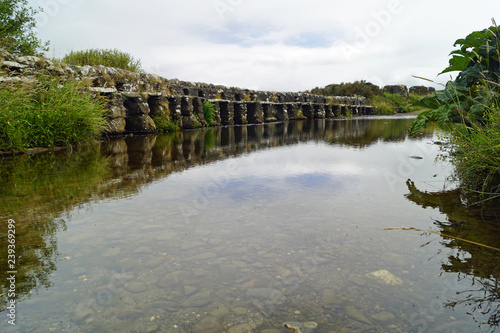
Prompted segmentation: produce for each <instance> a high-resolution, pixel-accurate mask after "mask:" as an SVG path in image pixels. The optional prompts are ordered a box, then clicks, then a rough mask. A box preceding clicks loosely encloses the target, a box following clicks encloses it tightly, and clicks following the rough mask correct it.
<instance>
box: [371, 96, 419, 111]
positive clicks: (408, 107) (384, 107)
mask: <svg viewBox="0 0 500 333" xmlns="http://www.w3.org/2000/svg"><path fill="white" fill-rule="evenodd" d="M420 98H421V96H418V95H415V94H409V95H408V97H404V96H401V95H399V94H391V93H387V92H386V93H383V94H379V95H373V96H372V97H370V98H369V99H368V104H369V105H372V106H374V107H375V108H376V113H377V114H393V113H397V112H398V113H407V112H413V111H417V110H418V109H419V108H418V107H412V104H413V103H414V102H415V101H417V100H419V99H420Z"/></svg>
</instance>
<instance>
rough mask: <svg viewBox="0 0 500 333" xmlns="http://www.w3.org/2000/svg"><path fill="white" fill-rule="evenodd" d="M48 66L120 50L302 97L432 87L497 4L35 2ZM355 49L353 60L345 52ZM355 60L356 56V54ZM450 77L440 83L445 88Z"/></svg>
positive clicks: (199, 76)
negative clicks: (359, 87) (317, 91)
mask: <svg viewBox="0 0 500 333" xmlns="http://www.w3.org/2000/svg"><path fill="white" fill-rule="evenodd" d="M30 3H31V4H32V5H33V6H34V7H37V6H41V7H43V8H45V14H44V16H41V17H40V18H41V20H40V23H41V26H40V27H39V34H40V37H41V38H42V39H44V40H50V41H51V42H52V46H53V51H52V52H51V53H49V56H52V55H55V56H58V57H61V56H62V55H64V54H65V53H66V52H68V51H70V50H79V49H86V48H95V47H99V48H118V49H121V50H123V51H126V52H129V53H131V54H132V55H134V56H135V57H136V58H140V59H141V60H142V63H143V66H144V67H145V68H146V69H147V70H148V71H151V72H155V73H157V74H160V75H163V76H165V77H167V78H179V79H181V80H189V81H201V82H208V83H216V84H224V85H231V86H239V87H244V88H252V89H264V90H280V91H299V90H307V89H312V88H314V87H316V86H324V85H327V84H330V83H340V82H348V81H354V80H367V81H371V82H373V83H376V84H379V85H381V84H398V83H403V84H407V85H417V84H427V83H426V82H424V81H419V80H416V79H414V78H413V77H412V75H419V76H424V77H428V78H430V79H436V75H437V74H438V73H439V72H440V71H441V70H442V69H443V68H444V67H445V66H446V65H447V59H448V53H449V52H450V51H452V50H453V42H454V41H455V40H456V39H458V38H462V37H465V36H466V35H467V34H468V33H470V32H472V31H474V30H480V29H483V28H485V27H487V26H489V25H490V23H491V22H490V15H492V13H491V11H484V10H483V8H492V9H493V8H498V4H497V1H493V0H486V1H484V2H483V3H482V4H481V6H470V5H467V3H465V2H464V1H451V0H444V1H441V2H436V1H430V0H421V1H418V2H416V1H410V0H380V1H373V0H370V1H369V0H357V1H356V0H353V1H345V2H339V1H326V0H312V1H307V2H306V1H299V0H288V1H282V0H275V1H269V0H268V1H263V0H210V1H206V0H203V1H202V0H191V1H182V2H181V1H173V0H167V1H165V0H161V1H160V0H146V1H142V2H139V1H130V0H120V1H118V0H99V1H97V0H31V1H30ZM346 45H348V46H351V49H350V51H351V53H349V52H348V53H347V55H348V57H346V50H345V46H346ZM353 50H354V51H353ZM446 79H447V78H446V77H440V78H438V81H441V82H443V81H445V80H446Z"/></svg>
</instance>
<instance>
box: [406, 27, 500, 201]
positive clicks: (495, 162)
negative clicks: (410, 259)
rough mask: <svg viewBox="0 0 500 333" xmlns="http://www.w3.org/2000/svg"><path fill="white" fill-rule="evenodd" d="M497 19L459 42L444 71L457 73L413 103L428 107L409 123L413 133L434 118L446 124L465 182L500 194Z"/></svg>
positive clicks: (499, 33)
mask: <svg viewBox="0 0 500 333" xmlns="http://www.w3.org/2000/svg"><path fill="white" fill-rule="evenodd" d="M493 24H494V25H493V26H492V27H490V28H488V29H485V30H482V31H475V32H473V33H471V34H469V35H468V36H467V37H466V38H463V39H458V40H457V41H456V42H455V45H459V46H460V48H459V49H458V50H455V51H453V52H451V54H450V55H452V58H451V59H450V65H449V66H448V67H447V68H446V69H445V70H444V71H443V72H441V74H444V73H448V72H452V71H459V74H458V76H457V77H456V79H455V80H453V81H448V83H447V84H446V86H445V87H444V89H443V90H442V91H437V92H436V94H435V95H433V96H427V97H424V98H423V99H421V100H419V101H418V102H416V103H415V104H416V105H419V106H421V107H424V108H426V109H427V110H426V111H424V112H422V113H421V114H420V115H419V116H418V117H417V119H416V120H415V122H413V124H412V125H411V126H410V133H412V134H413V135H415V134H416V133H417V131H418V130H420V129H422V128H425V127H426V126H427V124H428V123H430V122H436V123H437V124H438V125H439V126H441V127H444V128H446V129H448V130H449V131H450V133H451V144H452V147H453V150H452V157H453V159H454V162H455V164H456V169H457V174H458V176H459V178H460V180H461V182H462V184H463V185H464V187H466V188H468V189H470V190H472V191H474V192H480V193H482V194H485V195H486V196H487V198H494V197H499V196H500V194H499V192H500V103H499V100H500V28H499V27H497V26H496V24H495V22H493Z"/></svg>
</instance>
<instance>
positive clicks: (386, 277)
mask: <svg viewBox="0 0 500 333" xmlns="http://www.w3.org/2000/svg"><path fill="white" fill-rule="evenodd" d="M366 276H367V277H369V278H372V279H377V280H378V281H380V282H383V283H385V284H387V285H390V286H400V285H402V284H403V280H401V279H400V278H398V277H397V276H396V275H394V274H392V273H391V272H389V271H388V270H386V269H379V270H378V271H374V272H371V273H368V274H366Z"/></svg>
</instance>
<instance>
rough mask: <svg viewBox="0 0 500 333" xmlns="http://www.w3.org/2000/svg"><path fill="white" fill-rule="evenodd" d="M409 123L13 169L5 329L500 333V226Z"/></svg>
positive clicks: (161, 139)
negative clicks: (474, 202) (460, 186)
mask: <svg viewBox="0 0 500 333" xmlns="http://www.w3.org/2000/svg"><path fill="white" fill-rule="evenodd" d="M411 121H412V118H411V117H405V116H402V117H360V118H354V119H341V120H324V119H323V120H314V121H296V122H289V123H285V124H283V123H277V124H265V125H256V126H241V127H226V128H215V129H205V130H197V131H185V132H181V133H175V134H171V135H163V136H133V137H127V138H121V139H113V140H111V139H110V140H108V141H106V142H103V143H101V144H100V145H97V146H93V147H85V148H80V149H73V150H61V151H53V152H47V153H40V154H34V155H24V156H18V157H12V158H4V159H2V160H0V172H1V180H0V218H1V219H2V229H1V230H0V255H1V257H0V266H1V268H2V269H1V272H0V278H1V280H0V286H1V287H2V292H1V293H2V295H1V296H2V297H0V300H1V303H0V311H2V312H1V314H0V331H2V332H7V333H8V332H149V333H151V332H195V333H198V332H199V333H201V332H204V333H206V332H229V333H238V332H243V333H248V332H264V333H278V332H285V331H286V332H293V330H287V329H286V328H285V327H284V326H285V325H286V326H287V327H289V328H290V329H291V328H293V327H295V331H299V330H300V331H302V332H317V333H321V332H492V331H495V330H496V328H497V327H498V325H499V322H500V315H499V306H500V300H499V297H500V291H499V289H498V280H497V279H498V276H499V273H500V252H499V251H496V250H495V249H490V248H486V247H484V246H482V245H488V246H490V247H495V248H500V227H499V220H498V218H497V217H496V214H497V213H499V211H498V210H495V209H485V208H484V207H480V206H477V205H476V206H473V207H474V209H473V208H468V207H467V206H466V205H465V202H467V201H470V199H469V198H467V197H465V196H464V193H462V191H460V189H458V188H457V186H458V185H457V183H456V181H455V180H454V167H453V165H452V164H451V162H450V160H449V158H448V152H447V150H446V149H445V148H444V147H443V145H440V144H437V143H439V142H438V141H442V140H443V139H442V136H443V135H442V134H440V133H439V132H437V131H435V130H433V129H429V130H427V131H426V132H425V133H424V134H422V135H420V136H419V137H417V138H410V137H408V135H407V127H408V125H409V123H410V122H411ZM9 220H10V221H11V222H12V223H10V224H9V223H8V221H9ZM9 225H12V227H11V228H13V229H14V230H15V237H10V236H9V231H8V226H9ZM388 228H396V229H388ZM401 228H406V229H401ZM409 228H415V229H418V230H415V229H412V230H408V229H409ZM426 230H430V231H433V232H434V233H433V232H428V231H426ZM436 233H438V234H436ZM449 236H451V237H449ZM9 237H10V238H9ZM457 238H460V239H465V240H468V241H473V242H475V243H477V244H472V243H469V242H466V241H463V240H460V239H457ZM11 239H14V240H15V248H14V247H11V248H9V247H8V245H9V240H11ZM10 244H12V242H10ZM9 249H10V250H12V251H11V252H10V253H9V252H8V251H9ZM12 253H13V255H14V256H15V259H16V260H15V264H14V266H10V265H11V264H13V262H9V261H8V259H11V258H13V257H10V258H9V257H8V255H9V254H12ZM9 294H15V297H11V296H13V295H9ZM10 300H15V302H10ZM13 324H15V325H13Z"/></svg>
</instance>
